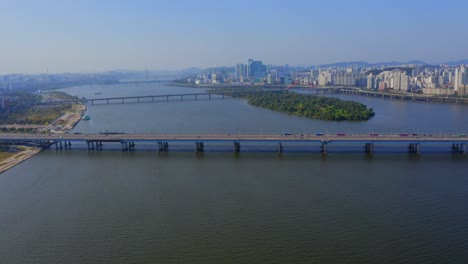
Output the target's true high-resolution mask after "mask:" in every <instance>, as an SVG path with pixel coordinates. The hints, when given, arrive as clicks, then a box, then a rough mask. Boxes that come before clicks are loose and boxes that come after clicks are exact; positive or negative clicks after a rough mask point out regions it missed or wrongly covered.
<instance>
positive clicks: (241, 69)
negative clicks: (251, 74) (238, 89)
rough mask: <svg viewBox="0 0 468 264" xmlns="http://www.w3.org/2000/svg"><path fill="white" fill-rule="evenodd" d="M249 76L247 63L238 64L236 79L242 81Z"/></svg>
mask: <svg viewBox="0 0 468 264" xmlns="http://www.w3.org/2000/svg"><path fill="white" fill-rule="evenodd" d="M246 77H247V65H245V64H236V80H237V81H240V80H241V79H245V78H246Z"/></svg>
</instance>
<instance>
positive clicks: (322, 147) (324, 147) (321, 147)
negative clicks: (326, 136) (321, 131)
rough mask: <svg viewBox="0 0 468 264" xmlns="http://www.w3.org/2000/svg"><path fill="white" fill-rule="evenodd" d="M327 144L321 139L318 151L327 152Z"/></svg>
mask: <svg viewBox="0 0 468 264" xmlns="http://www.w3.org/2000/svg"><path fill="white" fill-rule="evenodd" d="M327 144H328V143H327V142H325V141H322V145H321V146H320V153H322V154H327V152H328V147H327Z"/></svg>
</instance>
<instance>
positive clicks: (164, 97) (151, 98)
mask: <svg viewBox="0 0 468 264" xmlns="http://www.w3.org/2000/svg"><path fill="white" fill-rule="evenodd" d="M258 92H285V90H284V89H270V90H253V91H234V92H204V93H184V94H160V95H140V96H120V97H104V98H82V99H78V98H77V99H76V100H56V101H50V102H41V103H39V105H54V104H70V103H85V104H95V103H101V104H111V103H112V104H115V103H121V104H125V103H143V102H146V103H149V102H151V103H154V102H161V101H169V100H174V99H175V100H180V101H184V99H186V100H187V99H188V100H195V101H196V100H198V99H208V100H211V99H212V98H221V99H224V97H225V96H226V95H229V94H232V93H241V94H248V93H258Z"/></svg>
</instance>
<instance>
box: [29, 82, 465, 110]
mask: <svg viewBox="0 0 468 264" xmlns="http://www.w3.org/2000/svg"><path fill="white" fill-rule="evenodd" d="M226 88H229V87H226ZM236 88H237V87H236ZM242 89H245V90H244V91H233V92H227V91H223V92H216V91H212V92H202V93H185V94H160V95H140V96H120V97H104V98H82V99H78V98H77V99H75V100H54V101H48V102H41V103H38V105H54V104H70V103H84V104H95V103H96V104H98V103H99V104H115V103H120V104H125V103H154V102H168V101H170V100H179V101H184V100H187V99H188V100H195V101H196V100H198V99H208V100H211V99H213V98H220V99H224V97H225V96H229V94H232V93H257V92H286V91H287V90H286V89H283V88H268V89H263V90H248V89H251V88H246V87H244V88H242ZM296 89H305V90H307V91H308V92H309V93H310V94H314V95H319V94H348V95H360V96H368V97H379V98H384V99H394V100H405V101H424V102H440V103H455V104H468V98H463V97H443V96H429V95H419V94H407V93H401V94H399V93H385V92H377V91H370V90H363V89H360V88H346V87H340V86H331V87H316V88H301V87H297V88H296Z"/></svg>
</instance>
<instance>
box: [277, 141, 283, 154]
mask: <svg viewBox="0 0 468 264" xmlns="http://www.w3.org/2000/svg"><path fill="white" fill-rule="evenodd" d="M277 151H278V154H281V153H283V144H281V142H278V148H277Z"/></svg>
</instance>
